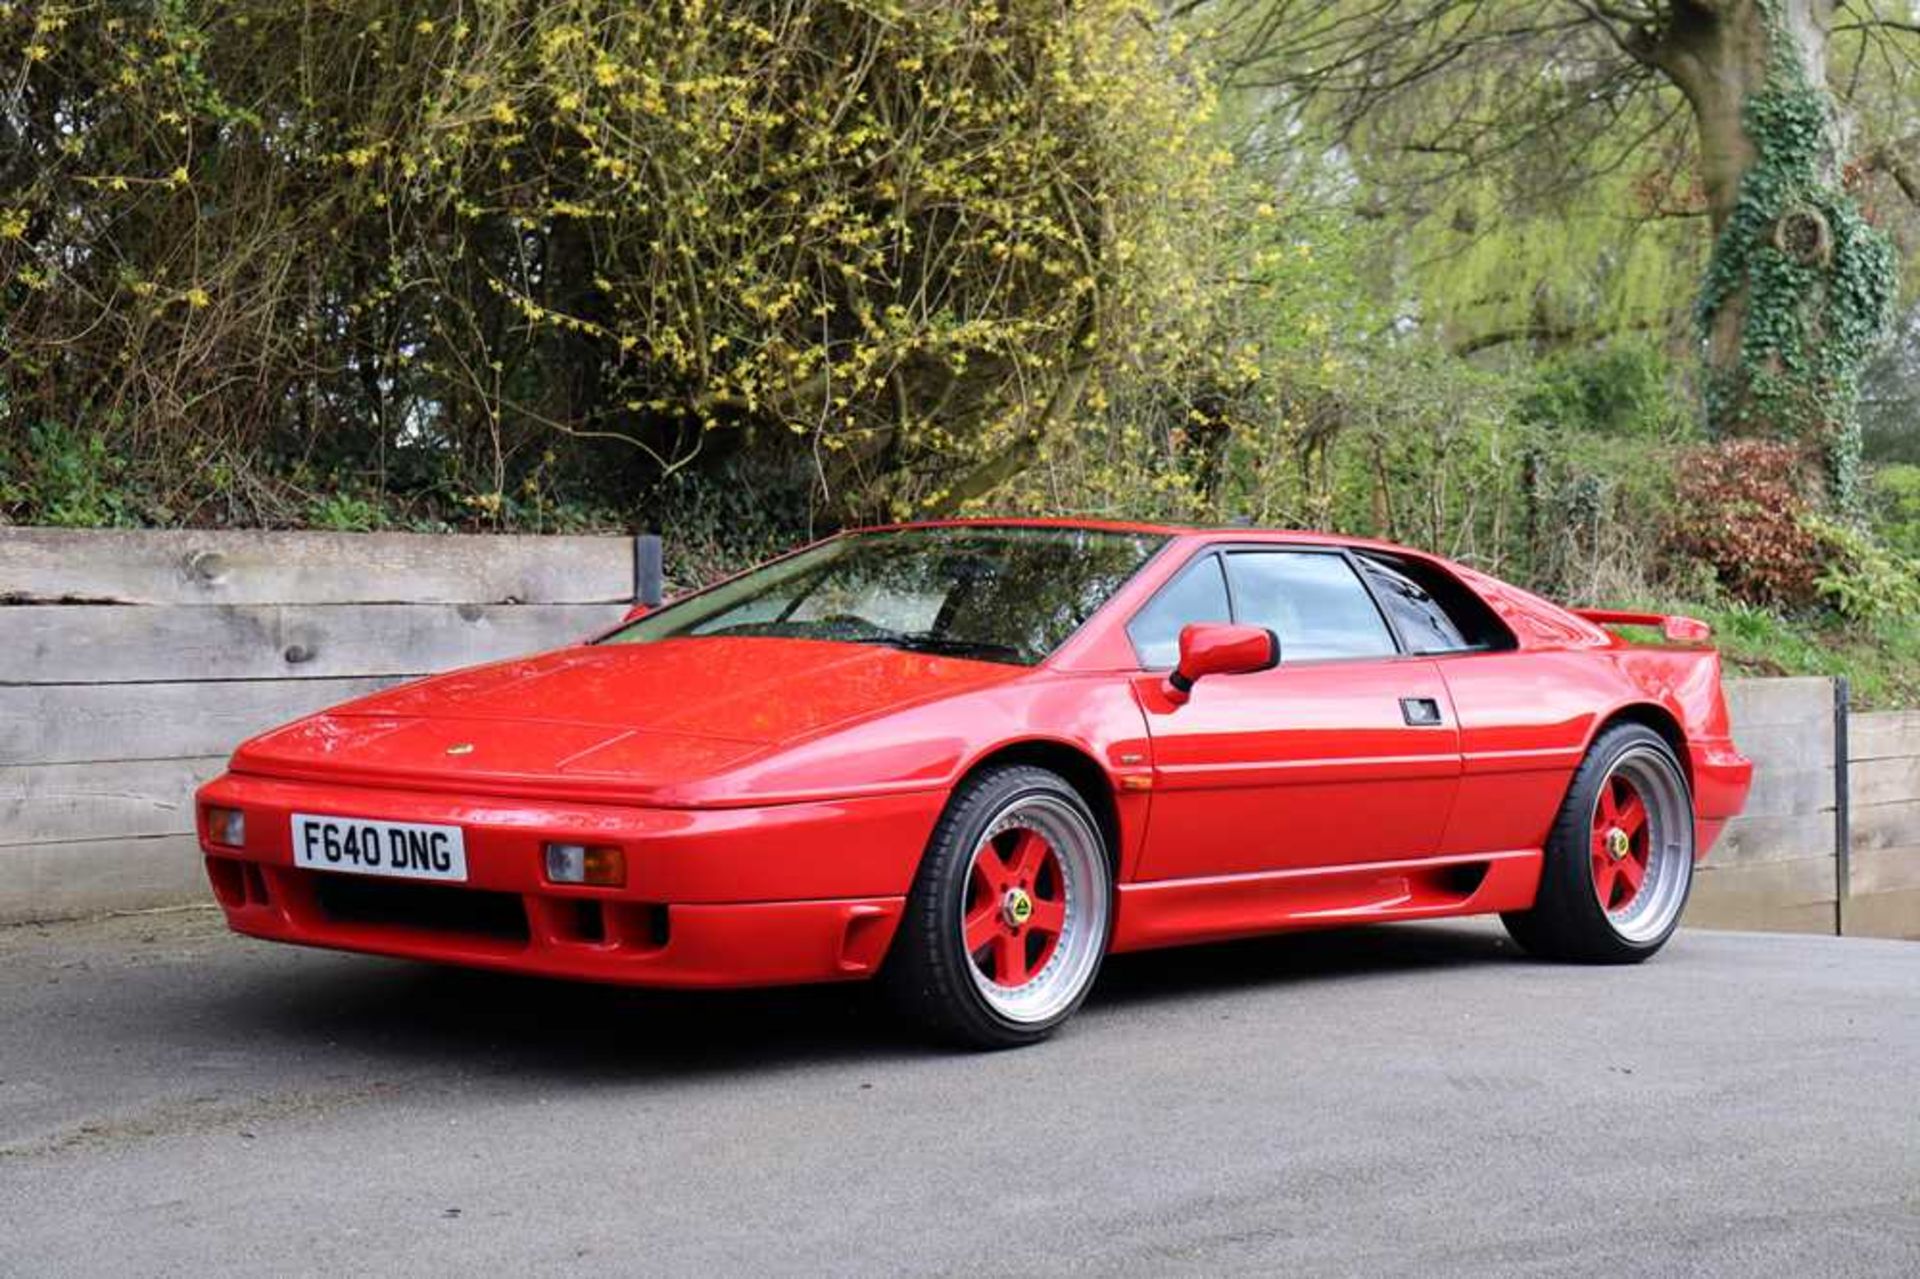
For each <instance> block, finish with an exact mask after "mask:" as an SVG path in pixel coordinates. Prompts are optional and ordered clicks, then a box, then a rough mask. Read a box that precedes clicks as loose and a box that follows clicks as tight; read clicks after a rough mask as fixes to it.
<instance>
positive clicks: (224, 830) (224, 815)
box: [206, 804, 247, 848]
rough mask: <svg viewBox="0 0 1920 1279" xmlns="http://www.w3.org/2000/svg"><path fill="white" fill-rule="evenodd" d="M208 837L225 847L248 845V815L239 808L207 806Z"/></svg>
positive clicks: (243, 846)
mask: <svg viewBox="0 0 1920 1279" xmlns="http://www.w3.org/2000/svg"><path fill="white" fill-rule="evenodd" d="M206 819H207V838H208V839H209V840H210V841H212V842H213V843H216V844H219V845H221V846H222V847H224V848H245V847H246V846H247V815H246V814H245V813H243V812H241V811H240V810H239V809H237V808H222V807H220V806H219V805H217V804H208V805H207V806H206Z"/></svg>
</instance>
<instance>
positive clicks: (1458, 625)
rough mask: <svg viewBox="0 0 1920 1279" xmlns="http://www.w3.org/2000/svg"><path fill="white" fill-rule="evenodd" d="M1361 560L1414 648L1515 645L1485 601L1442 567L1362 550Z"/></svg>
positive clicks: (1448, 650) (1441, 650)
mask: <svg viewBox="0 0 1920 1279" xmlns="http://www.w3.org/2000/svg"><path fill="white" fill-rule="evenodd" d="M1358 559H1359V561H1360V563H1361V565H1362V566H1364V570H1365V572H1366V574H1367V578H1368V580H1369V581H1370V582H1372V583H1373V589H1374V593H1375V594H1376V595H1378V596H1379V597H1380V602H1381V603H1382V605H1384V606H1385V608H1386V609H1387V611H1388V612H1389V613H1391V614H1392V615H1393V622H1394V625H1395V626H1397V627H1399V628H1400V635H1401V638H1402V639H1404V640H1405V641H1406V644H1407V647H1408V648H1409V649H1410V650H1411V651H1413V652H1415V653H1458V652H1462V651H1465V650H1469V649H1473V650H1481V649H1485V650H1495V651H1498V650H1504V649H1510V648H1512V647H1513V646H1514V640H1513V633H1512V632H1510V631H1509V630H1507V628H1506V626H1505V625H1504V624H1503V623H1502V622H1501V621H1500V619H1499V617H1498V616H1497V615H1495V613H1494V611H1493V610H1492V609H1491V608H1488V607H1487V603H1486V601H1485V600H1483V599H1481V598H1480V597H1479V596H1478V595H1476V594H1475V593H1474V592H1473V591H1472V589H1470V588H1469V587H1467V586H1466V585H1465V584H1464V583H1462V582H1461V581H1460V579H1459V578H1457V577H1455V576H1453V574H1451V573H1449V572H1447V571H1446V570H1444V569H1442V568H1440V567H1439V566H1438V565H1435V564H1429V563H1427V562H1425V561H1422V560H1412V559H1408V560H1402V559H1397V558H1389V557H1387V556H1384V555H1381V554H1379V553H1378V552H1373V551H1363V552H1361V553H1360V555H1359V556H1358Z"/></svg>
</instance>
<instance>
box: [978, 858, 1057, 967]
mask: <svg viewBox="0 0 1920 1279" xmlns="http://www.w3.org/2000/svg"><path fill="white" fill-rule="evenodd" d="M1066 922H1067V902H1066V888H1065V884H1064V881H1063V879H1062V870H1061V866H1060V857H1059V854H1058V853H1057V852H1055V851H1054V848H1053V846H1052V845H1051V844H1049V843H1048V842H1047V839H1046V837H1045V836H1044V835H1042V834H1041V833H1040V832H1039V831H1037V830H1034V829H1032V828H1031V827H1024V826H1016V827H1013V828H1011V829H1008V830H1004V831H1001V832H1000V833H999V834H998V835H996V836H994V837H993V838H992V839H990V840H987V841H985V842H983V843H982V844H981V845H980V847H979V849H978V851H976V852H975V854H974V858H973V866H972V869H971V871H970V873H969V875H968V877H967V900H966V906H965V926H966V948H967V953H968V954H969V955H970V956H971V957H972V959H973V963H974V966H975V967H976V968H978V969H979V971H980V973H981V975H982V976H983V977H985V978H987V979H988V980H989V981H991V982H992V983H993V984H994V985H995V986H998V987H1000V988H1002V989H1008V990H1010V989H1013V988H1014V987H1018V986H1024V985H1026V984H1027V983H1028V982H1030V981H1032V980H1033V979H1034V977H1035V975H1036V974H1038V973H1039V972H1040V971H1041V970H1042V969H1044V968H1045V967H1046V966H1047V962H1048V961H1049V960H1051V959H1052V958H1053V952H1054V949H1055V948H1056V947H1057V946H1058V945H1059V943H1060V934H1061V932H1062V930H1063V929H1064V928H1065V927H1066Z"/></svg>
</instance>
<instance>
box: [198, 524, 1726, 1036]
mask: <svg viewBox="0 0 1920 1279" xmlns="http://www.w3.org/2000/svg"><path fill="white" fill-rule="evenodd" d="M1622 623H1638V624H1645V625H1652V626H1658V627H1662V628H1663V629H1664V631H1665V637H1666V641H1667V642H1666V643H1664V644H1652V645H1636V644H1629V643H1627V642H1625V641H1624V640H1622V639H1621V638H1619V637H1617V636H1616V635H1615V634H1613V633H1612V632H1610V631H1609V630H1607V629H1605V627H1606V626H1609V625H1616V624H1622ZM1705 638H1706V628H1705V627H1704V626H1701V625H1700V624H1699V623H1697V622H1693V621H1691V620H1690V619H1686V618H1677V617H1668V618H1663V617H1659V616H1653V615H1643V614H1626V613H1599V612H1580V611H1569V610H1567V609H1563V608H1560V607H1558V606H1556V605H1554V604H1550V603H1548V602H1547V601H1545V600H1543V599H1540V598H1538V597H1536V596H1533V595H1530V594H1528V593H1526V592H1524V591H1521V590H1518V589H1516V588H1514V587H1512V586H1508V585H1505V584H1504V583H1501V582H1498V581H1496V580H1494V579H1492V578H1490V577H1487V576H1486V575H1484V574H1481V573H1477V572H1474V571H1473V570H1471V569H1468V568H1464V567H1462V566H1460V565H1457V564H1452V563H1448V562H1446V561H1444V560H1441V559H1437V558H1435V557H1434V556H1431V555H1427V554H1424V553H1422V552H1419V551H1413V550H1408V549H1406V548H1404V547H1398V546H1391V545H1387V544H1384V543H1379V542H1367V541H1358V540H1354V539H1350V538H1340V537H1331V536H1322V535H1318V534H1308V533H1291V532H1265V531H1255V530H1251V529H1216V530H1202V529H1190V528H1168V527H1158V526H1149V525H1134V524H1096V523H1079V522H1047V521H1004V522H960V523H945V524H926V525H908V526H900V527H891V528H877V529H869V530H864V531H860V532H852V533H846V534H843V535H841V536H838V537H834V538H831V539H829V540H827V541H824V542H820V543H818V544H816V545H813V546H810V547H807V548H806V549H804V550H801V551H798V552H796V553H794V554H792V555H788V556H786V557H785V558H782V559H779V560H775V561H773V562H772V563H770V564H767V565H764V566H762V567H760V568H756V569H754V570H752V571H750V572H748V573H745V574H742V575H741V576H739V577H735V578H733V579H731V580H729V581H726V582H723V583H721V584H719V585H717V586H714V587H711V588H709V589H707V590H704V591H699V592H697V593H694V594H692V595H688V596H686V597H684V598H682V599H679V600H677V601H674V602H672V603H670V604H668V605H666V606H665V607H663V608H659V609H657V610H654V611H652V612H650V613H644V614H641V615H638V616H633V617H630V618H629V620H628V621H627V622H625V623H624V624H622V625H621V626H619V627H618V628H616V629H614V630H613V631H611V632H609V633H607V634H604V635H601V636H598V637H596V638H594V639H592V640H589V641H587V642H584V643H581V644H578V645H575V646H573V647H570V648H565V649H561V650H558V651H556V652H551V653H546V654H542V655H540V656H537V657H529V658H523V659H518V660H514V661H505V662H496V663H494V664H492V665H487V666H481V667H476V668H473V669H469V670H461V671H455V672H452V673H450V674H446V675H440V676H436V677H434V678H431V679H426V680H422V681H420V682H418V683H414V684H410V685H406V686H404V687H400V688H395V689H391V690H388V691H386V692H382V693H378V694H375V695H374V696H371V697H366V698H363V699H361V700H359V701H355V702H351V703H348V704H347V705H344V706H341V707H339V708H337V709H334V710H330V711H327V712H325V713H322V714H318V715H314V716H311V717H309V718H307V719H303V720H300V721H298V722H296V723H294V724H291V725H288V726H287V727H285V728H280V729H277V730H275V731H273V732H269V733H266V734H264V735H262V736H260V737H256V738H254V739H253V740H251V741H249V742H247V743H245V744H244V745H242V746H241V747H240V748H239V750H238V751H237V752H236V753H235V755H234V757H233V760H232V765H231V769H230V771H229V772H227V773H226V774H225V775H224V776H222V777H219V778H217V779H216V780H214V781H212V782H210V783H208V784H207V785H206V786H205V787H204V788H203V789H202V790H201V791H200V794H199V829H200V838H201V842H202V844H203V845H204V847H205V849H206V853H207V872H208V875H209V876H210V878H211V879H212V883H213V888H214V892H215V894H216V895H217V896H218V898H219V901H220V904H221V905H222V906H223V907H224V908H225V910H226V913H227V917H228V919H229V921H230V922H231V924H232V926H233V927H234V929H236V930H237V931H239V932H242V933H246V934H248V935H250V936H254V937H264V938H270V939H273V940H277V941H288V942H298V943H302V944H306V945H314V946H329V947H336V948H339V949H344V950H356V951H370V952H374V953H378V954H385V955H400V956H408V957H412V958H417V959H428V960H437V961H442V962H447V963H456V964H468V965H474V966H477V967H485V968H497V969H505V970H510V971H514V972H523V973H536V974H543V975H548V976H555V977H572V978H583V979H590V980H595V981H608V982H622V983H631V984H634V985H653V986H746V985H762V984H779V983H791V982H815V981H843V980H855V979H860V978H867V977H879V978H880V979H882V980H883V981H884V982H885V983H886V984H887V985H888V986H889V987H890V988H891V989H892V991H893V992H894V993H895V994H896V995H897V996H898V997H899V999H900V1000H901V1001H902V1002H903V1003H904V1004H905V1005H906V1006H907V1007H908V1008H909V1009H910V1010H911V1011H912V1012H913V1013H915V1014H917V1015H918V1016H919V1017H920V1018H922V1019H924V1020H925V1021H926V1022H927V1023H929V1024H930V1025H931V1026H932V1027H933V1028H934V1029H936V1030H937V1031H939V1032H942V1033H944V1034H945V1035H946V1036H947V1037H949V1038H952V1039H957V1040H959V1041H962V1042H965V1043H969V1044H974V1045H981V1046H1002V1045H1013V1044H1021V1043H1026V1042H1029V1041H1032V1040H1035V1039H1038V1038H1040V1037H1042V1036H1044V1035H1046V1034H1047V1033H1048V1032H1049V1031H1051V1030H1053V1029H1054V1028H1055V1027H1056V1026H1058V1025H1059V1024H1060V1023H1061V1022H1062V1021H1064V1020H1065V1019H1066V1018H1067V1017H1068V1016H1069V1015H1071V1014H1072V1013H1073V1011H1074V1009H1075V1008H1077V1007H1078V1006H1079V1004H1080V1002H1081V1001H1082V1000H1083V999H1084V998H1085V997H1086V995H1087V991H1088V989H1089V988H1090V987H1091V986H1092V984H1093V980H1094V976H1095V974H1096V973H1097V972H1098V971H1099V968H1100V962H1101V960H1102V959H1103V958H1104V957H1105V956H1106V955H1107V953H1108V952H1109V951H1125V950H1139V949H1143V948H1147V947H1153V946H1170V945H1177V944H1180V943H1183V942H1199V941H1211V940H1215V939H1220V938H1229V937H1245V936H1249V935H1252V934H1257V933H1267V932H1273V931H1276V930H1281V929H1288V928H1301V927H1321V926H1326V925H1337V924H1351V923H1361V922H1376V921H1381V920H1397V919H1422V918H1432V917H1436V916H1444V915H1473V914H1482V913H1487V912H1499V913H1500V915H1501V917H1502V918H1503V919H1504V920H1505V921H1506V926H1507V928H1508V929H1509V931H1511V932H1512V934H1513V936H1514V937H1515V938H1516V939H1517V940H1518V941H1519V943H1520V944H1521V945H1522V946H1524V947H1525V948H1526V949H1527V950H1528V951H1530V952H1532V953H1534V954H1537V955H1542V956H1547V957H1551V958H1555V959H1568V960H1581V961H1587V962H1599V963H1618V962H1633V961H1637V960H1641V959H1645V958H1646V957H1647V956H1649V955H1651V954H1653V953H1654V952H1655V951H1656V950H1658V949H1659V948H1660V946H1661V945H1662V943H1664V942H1665V941H1666V939H1667V937H1668V936H1669V935H1670V934H1671V933H1672V932H1673V930H1674V927H1675V925H1676V924H1677V923H1678V921H1679V919H1680V913H1681V910H1682V908H1683V907H1684V906H1685V905H1686V901H1687V892H1688V888H1689V886H1690V884H1691V881H1692V872H1693V864H1694V862H1695V860H1696V859H1697V858H1699V857H1700V856H1702V855H1704V854H1705V852H1706V851H1707V849H1708V847H1709V846H1710V845H1711V844H1712V842H1713V840H1714V837H1715V836H1716V835H1717V834H1718V833H1719V832H1720V829H1721V827H1722V826H1723V825H1724V824H1725V823H1726V821H1727V820H1728V819H1729V818H1731V817H1733V816H1734V815H1735V814H1737V813H1738V812H1739V811H1740V807H1741V805H1742V803H1743V802H1744V801H1745V798H1746V793H1747V787H1748V783H1749V780H1750V776H1751V771H1752V768H1751V765H1750V764H1749V763H1748V761H1747V760H1746V759H1744V758H1743V757H1742V756H1741V755H1740V754H1739V752H1738V751H1736V750H1735V749H1734V745H1733V742H1732V741H1731V740H1730V739H1729V737H1728V730H1727V712H1726V706H1725V703H1724V700H1723V698H1722V695H1721V689H1720V664H1719V658H1718V656H1717V655H1716V654H1715V652H1714V651H1713V650H1712V649H1711V648H1708V647H1705V646H1704V643H1703V641H1704V640H1705Z"/></svg>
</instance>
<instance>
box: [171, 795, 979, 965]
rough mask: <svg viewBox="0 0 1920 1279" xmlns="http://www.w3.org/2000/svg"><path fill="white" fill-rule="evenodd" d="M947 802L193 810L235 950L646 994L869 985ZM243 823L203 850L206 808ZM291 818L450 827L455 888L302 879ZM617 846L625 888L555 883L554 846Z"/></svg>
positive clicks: (302, 803)
mask: <svg viewBox="0 0 1920 1279" xmlns="http://www.w3.org/2000/svg"><path fill="white" fill-rule="evenodd" d="M942 799H943V796H941V795H940V794H939V793H938V792H926V793H917V794H909V795H889V796H879V797H872V798H862V799H850V800H835V801H821V802H815V803H804V804H780V805H769V806H766V807H762V808H737V809H700V810H693V809H644V808H624V807H616V806H611V805H595V804H576V803H545V802H534V801H525V800H509V799H498V798H487V797H473V796H453V795H445V794H428V793H422V792H414V791H403V790H388V789H376V788H371V787H359V786H353V787H348V786H324V785H316V784H312V783H306V782H285V781H278V780H273V779H268V778H261V777H253V776H249V775H245V774H235V773H229V774H226V775H224V776H222V777H219V778H216V779H215V780H213V781H211V782H209V783H207V784H206V785H205V786H204V787H202V788H201V790H200V793H199V801H200V803H199V805H198V806H197V821H198V824H199V826H200V846H201V848H202V850H203V851H204V852H205V853H206V855H207V874H208V878H209V880H210V881H211V883H212V885H213V890H214V895H215V897H216V899H217V900H218V901H219V903H220V906H221V908H222V909H223V910H224V911H225V912H226V915H227V921H228V923H229V924H230V925H231V926H232V928H233V929H234V931H236V932H240V933H244V934H247V935H248V936H252V937H261V938H266V939H269V940H273V941H284V942H293V943H297V944H300V945H308V946H321V947H328V948H332V949H338V950H353V951H363V952H367V953H372V954H380V955H393V956H399V957H403V958H409V959H424V960H431V961H435V962H440V963H451V964H460V965H465V966H470V967H477V968H492V969H499V970H504V971H510V972H519V973H528V974H534V975H539V976H549V977H568V978H576V979H581V980H588V981H601V982H613V983H618V984H623V985H637V986H682V987H695V986H765V985H785V984H792V983H801V982H820V981H845V980H852V979H857V978H861V977H866V976H870V975H872V974H873V973H874V972H875V971H877V970H878V968H879V965H880V962H881V961H882V960H883V959H884V958H885V956H886V952H887V947H888V945H889V944H890V942H891V941H892V938H893V933H894V930H895V928H896V927H897V926H898V924H899V921H900V916H901V913H902V911H903V909H904V906H905V898H906V893H907V890H908V888H909V887H910V886H911V884H912V881H913V874H914V870H915V868H916V866H917V864H918V861H919V857H920V853H921V851H922V850H923V849H924V848H925V847H926V842H927V839H928V837H929V835H930V834H931V832H932V830H933V824H934V822H935V821H936V820H937V819H938V817H939V812H940V805H941V802H942ZM207 804H216V805H220V806H223V807H234V808H239V809H241V810H242V811H243V812H245V814H246V820H247V844H246V847H244V848H229V847H225V846H223V845H220V844H216V843H214V842H213V840H212V838H211V833H210V832H209V831H208V830H207V829H206V828H205V806H206V805H207ZM295 812H301V813H317V814H332V815H338V816H343V817H363V818H374V819H382V820H388V821H402V822H425V823H435V824H449V825H458V826H460V827H461V828H462V830H463V832H464V837H465V842H466V847H467V870H468V878H467V881H466V882H465V883H462V884H437V883H435V884H420V883H417V882H410V881H400V880H389V879H381V878H377V877H373V876H365V875H350V874H337V873H331V872H324V871H315V870H310V869H307V868H305V867H301V866H296V865H295V864H294V861H293V849H292V826H291V818H292V814H293V813H295ZM550 841H551V842H557V843H565V842H582V843H597V844H618V845H620V846H621V847H622V848H624V849H625V850H626V863H627V883H626V884H625V885H624V886H623V887H620V888H597V887H586V886H580V885H565V884H554V883H550V882H548V881H547V880H546V879H545V875H544V869H543V857H542V846H543V845H544V844H545V843H547V842H550Z"/></svg>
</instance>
